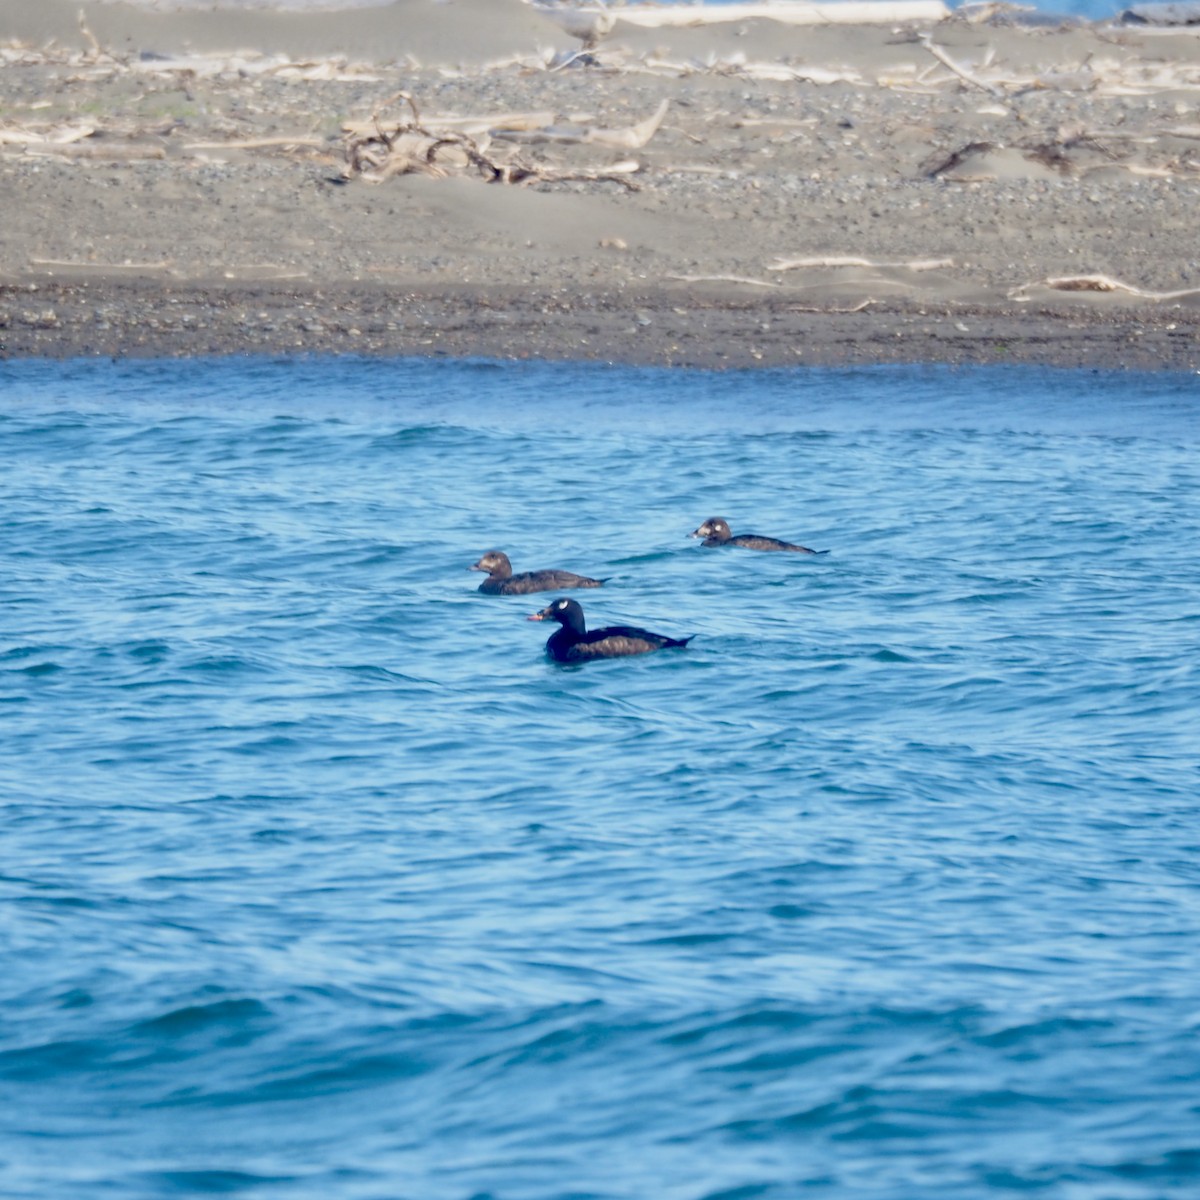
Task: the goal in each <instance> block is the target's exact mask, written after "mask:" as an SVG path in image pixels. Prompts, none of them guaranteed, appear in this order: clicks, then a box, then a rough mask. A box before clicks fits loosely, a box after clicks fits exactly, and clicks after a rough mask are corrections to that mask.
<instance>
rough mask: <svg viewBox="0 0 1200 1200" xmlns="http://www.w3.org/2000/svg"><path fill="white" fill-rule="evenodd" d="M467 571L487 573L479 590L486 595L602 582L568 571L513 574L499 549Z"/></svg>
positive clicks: (596, 585) (577, 586)
mask: <svg viewBox="0 0 1200 1200" xmlns="http://www.w3.org/2000/svg"><path fill="white" fill-rule="evenodd" d="M467 570H468V571H486V572H487V573H488V577H487V578H486V579H485V580H484V581H483V582H482V583H481V584H480V585H479V590H480V591H481V592H486V593H487V594H488V595H489V596H523V595H525V594H526V593H528V592H557V591H559V590H560V589H564V588H593V587H600V586H601V584H603V583H604V580H603V579H589V578H588V577H587V576H586V575H573V574H571V572H570V571H524V572H522V573H521V574H520V575H514V574H513V570H512V563H510V562H509V561H508V555H507V554H505V553H503V552H502V551H500V550H489V551H488V552H487V553H486V554H485V555H484V556H483V557H482V558H481V559H480V560H479V561H478V562H477V563H473V564H472V565H471V566H469V567H468V568H467Z"/></svg>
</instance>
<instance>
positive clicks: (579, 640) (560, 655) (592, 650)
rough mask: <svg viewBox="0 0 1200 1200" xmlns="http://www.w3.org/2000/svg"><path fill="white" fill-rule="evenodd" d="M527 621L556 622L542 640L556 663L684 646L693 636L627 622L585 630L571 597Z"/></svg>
mask: <svg viewBox="0 0 1200 1200" xmlns="http://www.w3.org/2000/svg"><path fill="white" fill-rule="evenodd" d="M528 620H530V621H557V622H558V623H559V624H560V625H561V626H562V628H561V629H559V630H556V631H555V632H554V633H553V634H552V635H551V636H550V640H549V641H548V642H547V643H546V653H547V654H548V655H549V656H550V657H551V658H552V659H554V661H555V662H560V663H573V662H588V661H589V660H590V659H593V658H624V657H625V656H627V655H630V654H649V653H650V652H651V651H652V650H665V649H666V648H668V647H670V646H686V645H687V644H688V642H690V641H691V640H692V638H693V637H695V636H696V635H695V634H692V635H691V637H685V638H669V637H664V636H663V635H662V634H661V633H651V632H650V631H649V630H648V629H635V628H633V627H632V626H630V625H610V626H609V627H608V628H607V629H593V630H592V631H591V633H588V632H587V631H586V629H585V627H584V624H583V609H582V608H580V607H579V604H578V603H577V602H576V601H575V600H555V601H554V603H553V604H551V605H550V606H549V607H548V608H543V609H542V611H541V612H538V613H534V614H533V616H531V617H529V618H528Z"/></svg>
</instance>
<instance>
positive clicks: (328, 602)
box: [0, 360, 1200, 1200]
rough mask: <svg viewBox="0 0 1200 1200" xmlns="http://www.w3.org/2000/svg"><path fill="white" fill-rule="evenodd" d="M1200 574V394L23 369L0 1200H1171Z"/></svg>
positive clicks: (968, 379) (403, 369)
mask: <svg viewBox="0 0 1200 1200" xmlns="http://www.w3.org/2000/svg"><path fill="white" fill-rule="evenodd" d="M712 515H724V516H727V517H728V518H729V519H730V521H731V523H732V524H733V526H734V530H735V532H736V531H737V530H738V529H741V530H752V531H756V532H761V533H769V534H775V535H780V536H784V537H788V538H793V539H798V540H802V541H804V542H806V543H807V544H809V545H814V546H817V547H821V548H829V549H830V551H831V553H830V554H829V555H828V556H827V557H822V558H820V559H810V558H803V557H801V556H793V555H768V554H753V553H750V552H744V551H742V552H739V551H733V550H707V549H704V548H703V547H701V546H700V545H699V544H698V543H697V542H696V541H693V540H690V539H689V538H688V537H687V534H688V533H689V532H690V531H691V530H692V529H693V528H695V526H696V525H697V524H698V523H699V522H700V521H701V520H702V519H703V518H705V517H708V516H712ZM493 546H495V547H499V548H501V549H505V550H507V551H508V552H509V554H510V555H511V556H512V558H513V560H514V564H515V566H516V568H517V569H518V570H521V569H528V568H533V567H541V566H559V567H567V568H570V569H573V570H576V571H582V572H585V573H587V574H592V575H600V576H611V577H612V579H611V582H610V583H609V584H608V585H606V587H605V588H604V589H603V590H601V591H595V592H587V593H582V594H580V596H579V598H580V599H581V600H582V601H583V604H584V607H585V610H586V611H587V613H588V615H589V618H590V619H592V620H593V621H595V622H597V623H607V622H610V621H633V622H636V623H641V624H646V625H648V626H650V627H651V628H653V629H656V630H658V631H660V632H664V633H668V634H672V635H682V634H695V635H696V639H695V641H694V642H693V643H692V646H691V647H690V648H689V649H688V650H686V651H682V652H680V651H675V652H664V653H662V654H659V655H650V656H647V657H644V658H638V659H629V660H623V661H616V662H607V663H597V664H589V665H587V666H586V667H583V668H560V667H555V666H553V665H551V664H549V663H547V662H546V661H545V659H544V657H543V656H542V645H543V642H544V639H545V637H546V635H547V632H548V630H547V628H546V627H545V626H544V625H538V624H529V623H528V622H526V621H525V620H524V619H523V618H524V617H525V616H526V615H527V614H528V613H530V612H532V611H533V610H534V609H535V608H536V607H540V606H541V605H542V604H543V603H545V602H546V600H547V599H548V598H547V597H537V596H534V597H511V598H509V597H496V598H489V597H484V596H481V595H479V594H478V593H477V592H476V591H475V590H474V589H475V587H476V585H477V583H478V581H479V576H478V575H472V574H469V573H468V572H467V570H466V568H467V566H468V565H469V564H470V563H472V562H474V561H475V559H476V558H477V557H478V556H479V555H480V553H481V552H482V551H484V550H486V549H489V548H491V547H493ZM1198 583H1200V378H1197V377H1196V376H1183V375H1155V376H1141V375H1131V374H1119V375H1104V374H1094V373H1082V372H1077V373H1058V374H1056V373H1050V372H1038V371H1031V370H1016V369H1008V370H1003V369H995V370H959V371H955V370H947V369H917V368H914V369H878V370H854V371H850V370H847V371H833V370H830V371H815V370H804V371H797V372H794V373H789V372H780V373H750V374H738V373H729V374H704V373H695V372H668V371H651V370H629V369H616V368H603V367H594V368H580V367H571V366H549V365H522V366H508V365H506V366H493V365H488V364H454V363H441V364H436V363H435V364H429V363H425V364H422V363H413V362H378V361H352V360H339V361H312V362H282V361H281V362H271V361H226V362H203V361H200V362H195V361H193V362H164V363H123V364H119V363H103V362H101V363H94V362H93V363H77V364H67V365H62V364H44V363H6V364H0V613H2V614H3V615H2V617H0V732H2V736H3V746H4V752H3V760H2V761H3V771H2V772H0V801H2V805H3V818H2V820H3V824H2V829H3V841H2V845H3V867H2V871H0V961H2V962H3V963H4V970H3V972H0V1013H2V1014H3V1017H2V1020H0V1195H3V1197H5V1200H12V1198H25V1197H36V1198H38V1200H60V1198H63V1197H66V1198H71V1200H73V1198H75V1197H96V1196H113V1197H121V1198H122V1200H125V1198H134V1200H137V1198H141V1197H156V1198H157V1197H171V1196H182V1197H193V1196H202V1195H213V1194H220V1195H226V1196H231V1195H232V1196H238V1197H272V1198H275V1197H279V1198H284V1197H286V1198H287V1200H329V1198H331V1197H337V1198H339V1200H340V1198H350V1200H359V1198H364V1200H365V1198H369V1200H397V1198H406V1200H407V1198H412V1200H443V1198H445V1200H467V1198H468V1197H478V1198H482V1197H494V1198H495V1200H566V1198H568V1197H571V1198H583V1197H589V1198H597V1200H599V1198H603V1200H617V1198H621V1200H646V1198H656V1200H657V1198H663V1200H701V1198H708V1200H716V1198H717V1197H721V1198H723V1200H733V1198H734V1197H737V1198H739V1200H743V1198H749V1197H762V1198H766V1200H791V1198H793V1197H798V1196H801V1195H802V1196H804V1197H815V1198H818V1200H820V1198H829V1200H834V1198H836V1200H842V1198H844V1197H850V1196H853V1197H858V1198H863V1200H884V1198H887V1200H893V1198H894V1200H913V1198H921V1200H925V1198H931V1197H938V1198H946V1197H951V1198H959V1197H962V1198H964V1200H966V1198H977V1197H981V1196H1006V1195H1010V1194H1015V1193H1031V1194H1035V1195H1043V1196H1053V1197H1056V1198H1057V1197H1069V1198H1070V1200H1081V1198H1086V1200H1113V1198H1119V1200H1129V1198H1145V1200H1166V1198H1173V1197H1180V1198H1183V1197H1189V1198H1190V1197H1193V1196H1194V1195H1195V1194H1196V1191H1195V1189H1196V1184H1197V1178H1198V1177H1200V1091H1198V1090H1197V1086H1196V1080H1197V1076H1198V1074H1200V1036H1198V1035H1200V949H1198V948H1200V940H1198V939H1200V812H1198V803H1197V798H1198V795H1200V721H1198V719H1197V717H1198V709H1200V665H1198V664H1200V657H1198V655H1197V651H1198V649H1200V588H1198ZM550 598H552V597H550Z"/></svg>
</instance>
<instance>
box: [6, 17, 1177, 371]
mask: <svg viewBox="0 0 1200 1200" xmlns="http://www.w3.org/2000/svg"><path fill="white" fill-rule="evenodd" d="M555 16H556V14H555V13H554V12H551V11H547V10H537V9H534V8H532V7H531V6H529V5H527V4H525V3H523V2H522V0H454V2H452V3H444V4H434V3H431V2H430V0H402V2H400V3H396V4H392V5H389V6H386V7H384V8H368V9H355V10H350V11H346V12H341V13H328V12H309V11H304V12H286V13H285V12H271V11H251V12H244V11H229V10H219V9H218V10H201V11H193V10H185V11H159V10H156V9H146V8H134V7H130V6H126V5H121V4H85V5H84V6H83V7H82V9H80V7H79V6H78V5H76V4H67V3H64V2H62V0H48V2H47V3H44V4H40V5H39V6H37V9H36V11H30V10H29V6H26V5H23V4H20V3H17V2H16V0H0V197H2V198H3V202H4V207H5V211H6V214H7V216H6V222H5V226H6V227H5V234H4V238H3V241H2V243H0V354H2V355H4V356H7V357H13V356H55V357H69V356H79V355H106V356H114V355H115V356H121V355H136V356H178V355H224V354H234V353H267V354H278V353H287V354H292V353H303V354H308V353H312V354H319V353H351V354H403V355H445V356H483V357H489V358H499V359H505V358H528V357H536V358H545V359H566V360H603V361H619V362H626V363H646V364H662V365H693V366H703V367H722V366H723V367H745V366H755V365H762V366H790V365H796V364H804V363H813V364H846V363H893V362H919V361H930V362H946V363H995V362H1018V363H1021V362H1024V363H1038V364H1044V365H1053V366H1067V367H1095V368H1113V367H1118V368H1119V367H1128V368H1136V369H1196V368H1200V341H1198V337H1197V335H1198V332H1200V249H1198V248H1197V243H1196V238H1195V213H1196V212H1197V211H1200V204H1198V201H1200V36H1197V30H1196V27H1192V26H1190V27H1182V28H1170V27H1168V28H1155V27H1146V26H1137V25H1128V26H1126V25H1120V24H1116V23H1110V24H1103V25H1101V24H1094V23H1091V24H1089V23H1080V22H1065V21H1064V22H1061V23H1054V22H1050V23H1045V22H1042V23H1030V22H1022V21H1021V20H1019V19H1017V18H1016V17H1014V15H1013V14H1012V12H1011V11H1010V10H1006V9H1004V8H995V9H987V10H983V9H975V10H972V11H971V12H970V13H969V14H968V15H961V14H960V15H955V16H950V17H947V18H945V19H942V20H936V21H896V22H889V21H883V22H872V23H870V24H863V25H825V26H811V25H810V26H790V25H786V24H783V23H781V22H779V21H774V20H768V19H761V18H755V19H747V20H739V21H722V22H708V23H704V24H700V25H697V26H695V27H676V28H653V27H651V28H645V27H639V26H636V25H633V24H631V23H627V22H624V21H621V20H619V19H618V20H615V21H613V22H610V23H609V24H610V25H611V28H608V29H606V30H605V31H604V32H603V33H602V35H601V36H597V37H594V38H590V39H589V38H586V37H581V36H579V35H578V31H576V32H574V33H573V32H570V31H569V30H568V29H567V28H565V27H564V24H569V22H567V23H564V22H563V21H561V20H557V19H555ZM410 143H411V144H412V145H415V147H416V153H415V155H414V154H413V153H412V152H411V149H410V150H408V151H405V150H404V147H406V146H409V145H410Z"/></svg>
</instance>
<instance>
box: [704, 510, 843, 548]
mask: <svg viewBox="0 0 1200 1200" xmlns="http://www.w3.org/2000/svg"><path fill="white" fill-rule="evenodd" d="M689 536H690V537H698V538H703V539H704V541H703V542H701V543H700V544H701V545H702V546H740V547H741V548H742V549H743V550H789V551H791V552H792V553H793V554H828V553H829V551H828V550H810V549H809V548H808V547H807V546H797V545H795V543H793V542H781V541H780V540H779V539H778V538H770V537H760V536H759V535H758V534H757V533H739V534H738V535H737V537H734V536H733V534H731V533H730V532H729V522H728V521H726V520H725V518H724V517H709V518H708V520H707V521H705V522H704V524H703V525H701V526H700V528H699V529H697V530H696V532H695V533H692V534H689Z"/></svg>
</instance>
